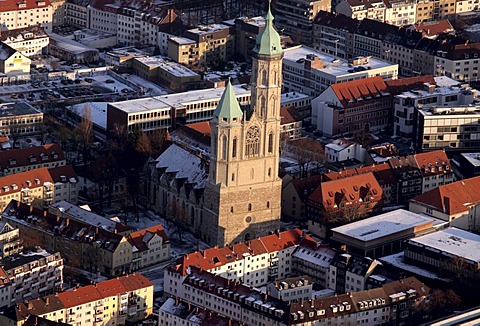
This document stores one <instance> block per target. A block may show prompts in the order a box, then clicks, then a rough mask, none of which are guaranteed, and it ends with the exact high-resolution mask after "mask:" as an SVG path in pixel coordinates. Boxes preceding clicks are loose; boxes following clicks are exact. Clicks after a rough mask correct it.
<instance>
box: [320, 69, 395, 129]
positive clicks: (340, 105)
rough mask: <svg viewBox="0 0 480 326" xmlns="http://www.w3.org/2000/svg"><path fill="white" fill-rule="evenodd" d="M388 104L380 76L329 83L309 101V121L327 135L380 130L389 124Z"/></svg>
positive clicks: (389, 103) (388, 99)
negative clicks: (310, 114)
mask: <svg viewBox="0 0 480 326" xmlns="http://www.w3.org/2000/svg"><path fill="white" fill-rule="evenodd" d="M391 107H392V98H391V96H390V93H389V91H388V88H387V85H386V84H385V82H384V80H383V79H382V77H380V76H377V77H371V78H365V79H361V80H353V81H347V82H344V83H339V84H333V85H331V86H330V87H329V88H327V89H326V90H325V91H324V92H323V93H322V94H321V95H319V96H318V97H316V98H315V99H314V100H313V101H312V125H314V126H316V128H317V131H319V132H321V133H322V134H323V135H324V136H328V137H335V136H341V135H343V134H345V133H354V132H359V131H364V130H368V131H373V132H374V131H380V130H382V129H384V128H385V127H386V126H388V125H389V122H390V112H391Z"/></svg>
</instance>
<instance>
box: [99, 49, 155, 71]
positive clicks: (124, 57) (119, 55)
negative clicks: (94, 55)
mask: <svg viewBox="0 0 480 326" xmlns="http://www.w3.org/2000/svg"><path fill="white" fill-rule="evenodd" d="M146 56H148V53H147V52H145V51H142V50H139V49H137V48H134V47H131V46H129V47H124V48H117V49H113V50H112V51H108V52H107V53H105V65H106V66H113V67H115V68H116V69H124V68H125V69H126V68H131V67H132V64H133V59H135V58H142V57H146Z"/></svg>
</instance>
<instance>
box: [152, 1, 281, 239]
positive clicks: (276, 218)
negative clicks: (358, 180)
mask: <svg viewBox="0 0 480 326" xmlns="http://www.w3.org/2000/svg"><path fill="white" fill-rule="evenodd" d="M265 24H266V25H265V29H264V30H263V32H262V33H260V34H259V35H258V37H257V40H256V45H255V48H254V49H253V52H254V54H253V57H252V80H251V85H250V87H251V104H250V106H249V107H248V108H245V107H242V106H241V105H240V104H239V102H238V100H237V97H236V95H235V90H234V88H235V87H233V86H232V85H231V83H230V81H229V82H228V83H227V85H226V87H225V90H224V92H223V94H222V96H221V99H220V101H219V102H218V105H217V107H216V109H215V111H214V117H213V119H212V120H211V121H210V123H209V126H208V127H209V128H208V129H209V130H208V132H207V133H208V136H209V139H210V144H209V146H208V144H206V146H204V147H203V148H202V146H199V145H198V144H195V145H196V147H197V148H196V149H194V148H192V146H188V144H187V143H188V142H186V141H185V139H183V138H182V136H181V135H180V134H178V133H177V135H174V134H175V132H174V133H172V139H171V141H170V145H169V147H168V148H167V149H166V150H165V151H164V152H163V153H162V154H161V155H160V156H159V157H158V158H157V159H156V160H151V161H149V163H148V164H147V165H148V166H147V167H148V168H147V169H146V173H145V174H146V177H144V180H143V183H144V189H143V192H144V194H143V197H144V199H143V201H144V203H145V204H147V205H148V207H149V208H151V209H153V210H155V211H156V212H157V213H159V214H160V215H163V216H165V217H167V218H169V219H173V220H177V222H178V223H181V224H182V225H184V226H185V227H186V228H188V229H190V230H191V231H193V232H194V233H195V234H196V235H197V236H198V237H199V238H201V239H202V240H203V241H205V242H207V243H209V244H211V245H226V244H231V243H236V242H243V241H246V240H249V239H253V238H256V237H259V236H263V235H266V234H267V233H268V232H269V231H275V230H277V229H278V228H279V226H280V203H281V188H282V186H281V179H280V178H279V177H278V168H279V141H280V119H281V118H280V96H281V87H282V58H283V50H282V47H281V43H280V36H279V34H278V32H277V31H276V30H275V28H274V26H273V15H272V13H271V11H270V9H269V10H268V13H267V16H266V17H265Z"/></svg>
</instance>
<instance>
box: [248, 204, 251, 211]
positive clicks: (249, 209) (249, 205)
mask: <svg viewBox="0 0 480 326" xmlns="http://www.w3.org/2000/svg"><path fill="white" fill-rule="evenodd" d="M248 211H249V212H251V211H252V204H251V203H249V204H248Z"/></svg>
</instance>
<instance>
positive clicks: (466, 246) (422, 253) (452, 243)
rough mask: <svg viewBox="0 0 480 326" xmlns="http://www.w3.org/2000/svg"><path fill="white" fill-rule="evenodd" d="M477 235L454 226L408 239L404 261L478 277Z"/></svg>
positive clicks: (479, 244) (479, 243) (479, 237)
mask: <svg viewBox="0 0 480 326" xmlns="http://www.w3.org/2000/svg"><path fill="white" fill-rule="evenodd" d="M479 246H480V236H478V235H476V234H474V233H470V232H467V231H464V230H461V229H457V228H454V227H451V228H447V229H445V230H440V231H438V232H434V233H431V234H427V235H424V236H421V237H416V238H413V239H410V240H408V242H407V248H406V249H405V256H404V259H405V262H406V263H411V264H414V265H420V266H422V267H427V268H429V269H433V270H435V271H443V272H449V273H452V274H454V273H459V269H461V271H460V273H462V275H463V276H462V277H463V278H465V279H470V280H476V279H478V270H479V263H480V256H479V255H478V252H479V251H478V248H479Z"/></svg>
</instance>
